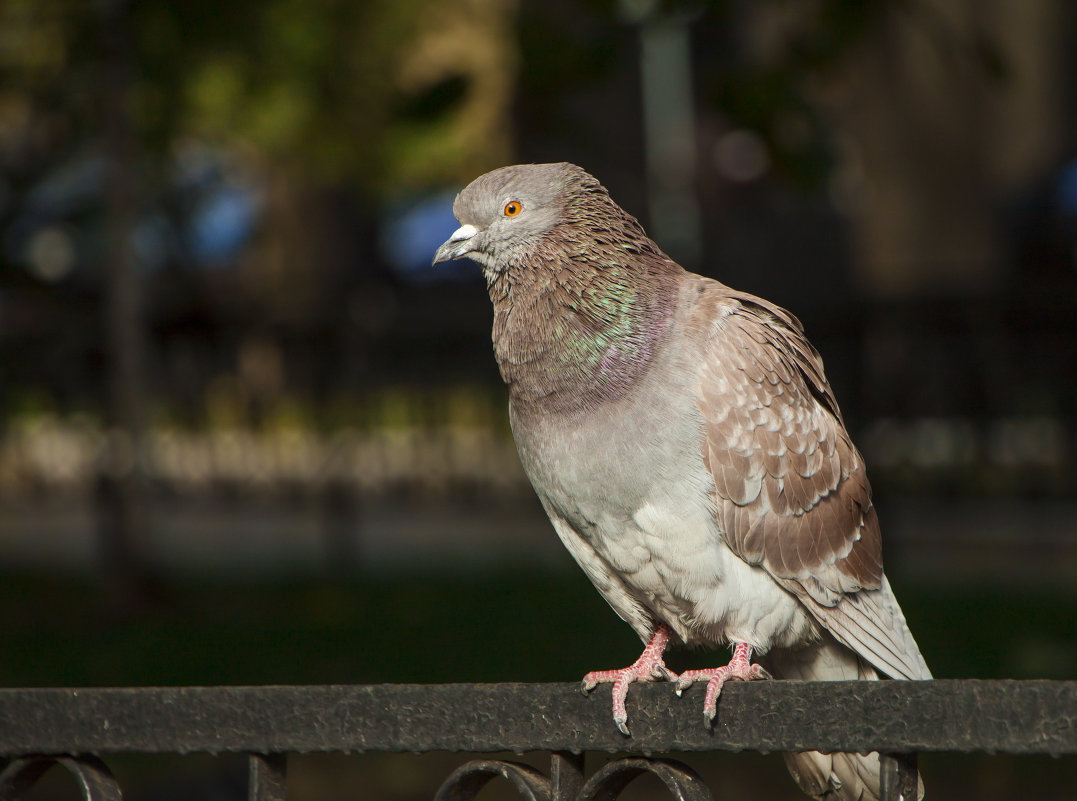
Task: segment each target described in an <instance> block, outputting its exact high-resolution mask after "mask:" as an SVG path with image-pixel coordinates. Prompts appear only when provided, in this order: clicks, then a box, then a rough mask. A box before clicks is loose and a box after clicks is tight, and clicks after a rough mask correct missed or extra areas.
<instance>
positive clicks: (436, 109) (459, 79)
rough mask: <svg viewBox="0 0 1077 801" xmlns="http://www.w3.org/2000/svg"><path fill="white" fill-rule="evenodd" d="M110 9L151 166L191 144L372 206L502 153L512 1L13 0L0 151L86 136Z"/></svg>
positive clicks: (0, 72) (93, 123)
mask: <svg viewBox="0 0 1077 801" xmlns="http://www.w3.org/2000/svg"><path fill="white" fill-rule="evenodd" d="M117 5H119V6H120V8H119V11H120V13H122V14H124V15H125V16H126V21H127V27H128V34H127V35H128V36H129V39H130V41H129V42H128V43H127V44H128V57H129V58H130V59H131V62H132V64H133V68H134V73H135V74H134V77H133V86H132V95H131V105H132V111H133V114H134V118H135V121H136V124H137V128H138V132H139V134H140V135H141V139H142V142H143V143H144V145H145V146H146V148H148V152H149V153H150V154H153V153H157V154H164V153H166V152H168V150H169V149H170V148H171V147H173V145H174V144H175V143H176V141H177V139H181V138H182V137H185V136H190V137H198V138H200V139H203V140H206V141H209V142H211V143H220V144H224V145H227V146H231V147H236V148H240V149H242V150H244V151H246V152H247V154H248V155H251V156H255V157H256V158H258V160H259V161H261V162H262V163H263V164H273V165H277V166H282V165H283V166H287V167H291V168H298V169H300V170H302V171H304V172H305V173H307V174H309V176H310V177H311V178H312V179H313V180H314V181H315V182H317V183H321V184H346V185H350V186H351V187H353V188H354V189H357V190H359V191H360V192H362V193H373V194H375V195H377V194H381V193H383V192H385V191H387V190H388V189H389V188H390V187H392V188H393V189H396V190H399V189H406V188H409V187H416V186H430V185H438V184H440V183H444V182H449V181H459V180H462V179H463V178H465V177H467V176H469V175H472V174H473V173H474V172H475V171H476V170H481V169H485V168H487V167H489V166H491V165H493V164H496V163H500V162H502V161H504V160H505V159H506V158H507V157H508V155H509V152H510V142H511V137H510V133H509V125H508V124H507V120H508V111H509V107H510V104H511V101H512V94H513V87H514V84H515V77H516V70H517V63H518V58H517V54H516V46H515V40H514V36H513V20H514V14H515V3H514V2H513V0H455V2H453V1H450V2H444V3H437V4H430V3H427V2H423V0H372V1H371V2H362V3H356V2H351V0H271V2H262V1H261V0H236V1H235V2H229V3H223V4H222V3H217V2H210V0H185V2H182V3H176V2H168V1H167V0H130V1H129V2H126V1H125V0H101V2H97V3H85V2H80V1H79V0H11V2H7V3H5V4H3V5H2V6H0V82H2V84H3V86H4V87H5V89H4V90H3V92H2V94H0V137H3V138H4V140H5V142H8V141H10V142H14V141H15V140H21V141H22V142H23V143H24V146H29V143H28V142H27V140H29V139H31V138H35V137H31V136H29V135H28V134H29V133H30V130H31V128H32V127H34V126H37V127H38V128H40V127H45V128H48V129H49V132H50V133H51V134H52V136H49V137H46V138H45V139H44V140H42V139H38V142H37V147H38V148H39V149H42V150H48V149H49V144H53V145H59V146H60V148H61V149H65V148H64V145H66V147H67V148H74V147H77V146H79V145H81V144H83V143H82V142H80V141H79V140H80V139H82V138H83V137H85V136H87V135H89V136H91V137H92V136H93V135H94V134H95V132H97V131H98V130H99V126H100V122H101V121H100V111H99V109H100V102H99V101H100V97H99V94H98V93H99V90H100V74H99V73H100V68H101V61H102V55H103V54H102V47H101V40H102V37H101V25H102V24H104V23H103V20H104V19H105V18H106V16H107V14H109V13H112V14H115V13H116V8H115V7H116V6H117ZM6 155H7V156H8V158H7V159H6V161H7V162H8V166H9V167H12V168H15V169H17V168H18V166H19V164H16V163H12V162H13V161H22V163H23V165H25V164H26V161H25V158H18V156H19V155H20V154H15V153H11V152H9V153H7V154H6ZM21 155H22V156H23V157H25V156H26V155H28V154H25V153H24V154H21ZM42 155H45V154H44V153H42ZM49 155H51V156H53V157H55V155H56V153H55V151H53V152H52V153H51V154H49ZM13 157H15V158H13Z"/></svg>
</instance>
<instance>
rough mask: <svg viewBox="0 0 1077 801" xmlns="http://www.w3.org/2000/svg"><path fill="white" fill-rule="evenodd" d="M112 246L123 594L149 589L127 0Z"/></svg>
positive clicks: (114, 99) (112, 524)
mask: <svg viewBox="0 0 1077 801" xmlns="http://www.w3.org/2000/svg"><path fill="white" fill-rule="evenodd" d="M100 14H101V41H102V43H103V45H104V60H103V63H102V71H103V75H102V84H101V89H102V109H103V114H104V130H105V144H104V146H105V157H106V160H107V163H108V168H107V169H108V172H107V175H108V177H107V187H106V190H105V215H106V238H107V239H106V251H105V261H106V263H105V286H104V308H103V313H104V320H103V323H104V331H105V338H104V343H105V351H106V358H107V365H108V366H107V370H108V422H109V438H108V447H107V451H106V453H105V463H104V465H103V469H102V470H101V472H100V473H99V476H98V483H97V498H96V501H97V514H98V521H97V525H98V538H99V547H100V549H101V558H102V561H103V566H104V569H105V571H106V575H107V578H108V579H109V581H110V584H111V585H112V588H113V590H114V591H115V594H116V597H117V598H119V599H120V600H121V602H129V601H133V600H137V599H138V598H140V597H141V596H143V595H144V594H145V591H146V589H147V580H148V571H147V568H148V564H147V560H146V547H145V536H146V532H145V525H146V521H145V510H144V508H143V498H142V496H143V485H144V483H145V475H144V456H143V452H144V447H145V383H144V375H143V353H142V348H143V339H142V338H143V334H144V331H143V319H142V291H141V282H140V278H141V276H140V275H139V272H138V269H137V265H136V263H135V254H134V252H133V251H132V247H131V241H132V233H133V231H134V226H135V219H136V214H137V197H136V169H137V148H136V144H135V133H134V129H133V123H132V120H131V110H130V85H131V73H132V64H131V58H132V53H133V52H134V44H133V43H132V41H131V33H130V20H129V3H128V0H101V4H100Z"/></svg>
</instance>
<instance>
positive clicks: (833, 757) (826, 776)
mask: <svg viewBox="0 0 1077 801" xmlns="http://www.w3.org/2000/svg"><path fill="white" fill-rule="evenodd" d="M764 661H765V664H766V667H767V668H768V669H769V670H770V671H771V672H772V673H773V674H774V675H775V676H776V677H778V678H783V679H798V680H803V681H842V680H854V679H860V680H866V681H874V680H876V679H878V675H877V674H876V672H875V669H874V668H873V667H872V666H871V665H869V664H868V663H867V662H866V661H864V660H863V659H861V658H860V657H858V656H857V655H856V654H854V653H853V652H852V651H850V650H849V649H848V648H845V647H844V646H842V645H840V644H839V643H838V642H837V641H836V640H835V639H834V638H833V637H831V636H830V635H829V634H824V635H823V640H822V641H821V642H818V643H816V644H814V645H810V646H808V647H806V648H799V649H796V650H791V651H785V650H782V651H774V652H772V653H770V654H768V655H767V656H766V657H765V659H764ZM785 764H786V767H788V768H789V773H790V774H792V776H793V780H794V781H796V783H797V784H798V785H799V786H800V789H801V790H803V791H804V792H805V793H807V794H808V795H809V796H811V797H812V798H815V799H818V800H819V801H879V754H878V752H875V751H873V752H871V753H870V754H844V753H837V754H822V753H820V752H818V751H802V752H800V753H796V754H785ZM918 787H919V791H918V793H917V799H916V801H920V799H922V798H923V797H924V783H923V781H920V780H919V779H918ZM909 801H912V799H909Z"/></svg>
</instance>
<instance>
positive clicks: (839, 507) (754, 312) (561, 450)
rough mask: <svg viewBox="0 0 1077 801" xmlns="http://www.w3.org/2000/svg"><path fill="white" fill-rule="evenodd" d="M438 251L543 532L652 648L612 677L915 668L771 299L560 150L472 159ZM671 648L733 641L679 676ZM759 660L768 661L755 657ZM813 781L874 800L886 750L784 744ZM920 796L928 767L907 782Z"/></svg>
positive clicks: (818, 387) (814, 354)
mask: <svg viewBox="0 0 1077 801" xmlns="http://www.w3.org/2000/svg"><path fill="white" fill-rule="evenodd" d="M453 213H454V215H455V216H456V219H457V220H458V221H459V223H460V227H459V228H458V229H457V230H456V231H455V232H454V233H453V234H452V235H451V236H450V237H449V239H448V241H446V242H445V243H444V244H443V245H441V247H439V248H438V250H437V252H436V253H435V255H434V264H438V263H441V262H445V261H449V260H452V259H459V258H463V257H467V258H470V259H472V260H473V261H475V262H477V263H478V265H479V266H480V267H481V268H482V271H483V274H484V276H485V278H486V283H487V288H488V290H489V294H490V299H491V301H492V303H493V346H494V354H495V357H496V359H497V363H498V366H499V368H500V371H501V376H502V378H503V379H504V381H505V383H506V384H507V386H508V391H509V418H510V422H511V425H512V432H513V438H514V439H515V442H516V446H517V449H518V451H519V455H520V461H521V463H522V464H523V468H524V470H525V472H526V473H527V476H528V478H529V479H530V481H531V483H532V485H533V487H534V489H535V492H536V493H537V494H538V497H539V499H540V501H541V502H542V505H543V507H544V509H545V511H546V513H547V514H548V515H549V518H550V521H551V522H552V524H553V527H554V529H555V531H556V532H557V535H558V537H559V538H560V539H561V541H562V543H563V544H564V545H565V547H566V548H567V549H568V551H569V553H570V554H571V555H572V556H573V557H574V558H575V560H576V562H577V563H578V564H579V565H580V567H581V568H582V569H583V571H584V573H586V575H587V577H588V578H590V580H591V581H592V582H593V583H594V585H595V587H596V588H597V589H598V591H599V593H601V595H602V597H603V598H604V599H605V600H606V602H607V603H608V604H609V605H610V606H611V607H612V608H613V610H614V612H616V613H617V615H618V616H620V617H621V619H623V620H624V621H625V622H627V623H628V624H629V625H630V626H631V627H632V628H633V629H634V630H635V632H636V633H637V634H638V635H639V637H640V639H641V640H642V641H643V642H644V643H645V647H644V650H643V653H642V654H641V655H640V658H639V659H638V660H637V661H636V662H635V663H634V664H632V665H630V666H628V667H626V668H622V669H617V670H602V671H595V672H592V673H588V674H587V675H586V676H585V677H584V682H583V685H584V689H585V691H586V690H590V689H593V688H594V687H596V686H597V685H599V684H604V683H610V684H612V695H613V717H614V722H615V724H616V725H617V727H618V728H619V729H620V730H621V731H622V732H623V733H624V734H625V735H626V736H628V735H629V729H628V726H627V721H628V716H627V712H626V706H625V698H626V693H627V690H628V687H629V685H630V684H631V683H633V682H645V681H653V680H665V681H670V682H673V683H675V685H676V690H677V692H678V694H679V693H680V691H681V690H683V689H684V688H685V687H687V686H689V685H690V684H692V683H694V682H697V681H698V682H706V685H707V686H706V693H705V697H704V710H703V715H704V720H705V722H706V723H707V725H710V724H711V721H712V720H713V718H714V717H715V714H716V710H717V700H718V697H719V694H720V692H721V689H722V686H723V684H724V683H725V682H726V681H729V680H744V681H747V680H754V679H765V678H768V677H770V676H771V675H773V676H777V677H780V678H790V679H808V680H813V679H815V680H818V679H823V680H841V679H866V680H871V679H876V678H878V676H879V674H880V673H881V674H885V675H886V676H889V677H891V678H894V679H929V678H931V673H930V671H929V670H928V667H927V664H926V663H925V661H924V658H923V656H922V655H921V654H920V650H919V648H918V647H917V645H916V641H915V640H914V639H913V636H912V634H911V632H910V631H909V628H908V626H907V624H906V622H905V617H904V615H903V614H902V611H901V608H900V607H899V606H898V602H897V599H896V598H895V596H894V593H893V592H892V590H891V589H890V584H889V582H888V581H887V579H886V576H885V575H884V574H883V566H882V559H881V552H880V535H879V521H878V517H877V515H876V512H875V508H874V506H873V504H872V499H871V487H870V485H869V483H868V480H867V476H866V473H865V465H864V459H863V457H862V456H861V455H860V453H859V451H857V449H856V447H855V446H854V445H853V443H852V440H851V439H850V437H849V434H848V432H847V431H846V430H845V425H844V423H843V421H842V415H841V411H840V410H839V408H838V403H837V400H836V399H835V396H834V393H833V391H832V389H831V387H830V384H829V383H828V381H827V378H826V376H825V374H824V372H823V362H822V359H821V357H820V356H819V353H818V351H816V349H815V348H814V347H813V346H812V344H811V343H810V342H809V341H808V340H807V338H806V337H805V335H804V330H803V327H802V326H801V324H800V322H799V320H798V319H797V318H796V317H794V316H793V315H792V314H790V313H789V312H788V311H786V310H785V309H783V308H781V307H779V306H777V305H775V304H774V303H771V302H770V301H767V300H764V299H763V298H759V297H756V296H754V295H751V294H748V293H746V292H740V291H737V290H735V289H732V288H730V287H728V286H725V285H724V284H722V283H719V282H718V281H716V280H713V279H710V278H706V277H703V276H700V275H696V274H693V273H691V272H688V271H686V270H685V269H684V268H682V267H681V266H680V265H678V264H677V263H676V262H674V261H673V260H672V259H671V258H670V257H669V256H667V255H666V254H665V253H664V252H663V251H662V250H661V249H660V248H659V247H658V245H657V244H656V243H655V242H654V241H653V240H651V239H650V238H649V237H648V236H647V234H646V233H645V232H644V230H643V227H642V226H641V225H640V223H639V222H638V221H637V220H636V219H635V218H634V217H633V216H631V215H630V214H628V213H627V212H625V211H624V210H623V209H621V207H620V206H618V205H617V204H616V203H615V202H614V201H613V199H612V198H611V197H610V195H609V193H608V191H607V190H606V189H605V187H603V186H602V184H600V183H599V182H598V180H596V179H595V178H594V177H593V176H591V175H590V174H589V173H587V172H586V171H585V170H583V169H582V168H580V167H577V166H575V165H573V164H569V163H557V164H522V165H515V166H510V167H503V168H501V169H497V170H494V171H492V172H489V173H486V174H485V175H481V176H479V177H478V178H476V179H475V180H474V181H472V182H471V183H470V184H469V185H468V186H467V187H465V188H464V189H463V190H462V191H461V192H460V193H459V195H457V197H456V200H455V202H454V204H453ZM671 645H688V646H705V647H718V646H729V647H731V648H732V651H733V653H732V659H731V660H730V661H729V663H728V664H726V665H722V666H720V667H716V668H712V669H706V670H690V671H685V672H683V673H681V674H680V675H677V674H676V673H674V672H673V671H672V670H670V669H669V668H668V667H667V666H666V664H665V659H664V654H665V651H666V649H667V647H669V646H671ZM753 656H754V657H756V658H757V659H760V660H761V663H760V662H755V661H753ZM786 761H787V764H788V767H789V769H790V772H791V773H792V775H793V777H794V779H795V780H796V781H797V782H798V784H799V785H800V786H801V788H802V789H803V790H805V791H806V792H807V793H808V794H809V795H811V796H813V797H815V798H819V799H834V800H837V799H841V801H866V800H867V799H877V798H878V796H879V758H878V754H877V753H872V754H868V755H860V754H820V753H816V752H807V753H799V754H789V755H786ZM921 795H922V784H921Z"/></svg>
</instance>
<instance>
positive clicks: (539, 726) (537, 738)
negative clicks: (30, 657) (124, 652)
mask: <svg viewBox="0 0 1077 801" xmlns="http://www.w3.org/2000/svg"><path fill="white" fill-rule="evenodd" d="M701 693H702V689H701V688H694V691H693V690H692V689H690V690H689V691H688V694H689V695H690V696H692V698H689V699H678V698H677V697H676V696H675V695H674V694H673V692H672V691H671V690H670V687H669V686H668V685H663V684H649V685H638V686H634V687H633V688H632V690H631V692H630V694H629V714H630V716H631V720H632V732H633V734H632V737H631V738H626V737H623V736H622V735H621V734H620V733H619V732H618V731H617V729H616V728H614V726H613V724H612V722H611V721H610V718H609V714H610V713H609V697H608V694H607V693H602V692H597V693H593V694H592V695H589V696H584V695H582V694H581V693H580V690H579V686H578V685H576V684H450V685H414V684H411V685H392V684H385V685H368V686H308V687H173V688H159V687H135V688H92V689H21V690H20V689H10V690H0V755H2V756H3V761H2V762H0V767H2V772H0V801H14V800H15V799H18V798H20V797H21V796H22V795H23V794H24V793H25V792H26V791H27V790H28V789H29V788H30V787H31V786H32V785H33V784H34V783H35V782H36V781H37V779H38V778H39V777H40V776H41V775H42V774H43V773H44V772H45V771H46V770H48V769H49V768H51V767H52V766H54V765H59V766H61V767H63V768H66V769H67V770H68V771H70V772H72V773H73V774H74V775H75V777H76V778H77V780H78V783H79V786H80V788H81V791H82V795H83V798H84V799H86V801H119V799H120V798H121V797H122V795H121V790H120V787H119V785H118V783H117V782H116V780H115V778H114V777H113V775H112V773H111V772H110V771H109V769H108V767H107V765H106V764H105V762H104V761H103V760H102V756H107V755H110V754H124V753H128V754H131V753H136V754H163V753H177V754H188V753H196V752H204V753H211V754H221V753H245V754H248V755H249V759H250V785H249V787H250V789H249V798H250V799H251V801H283V799H284V798H285V775H286V764H287V754H289V753H329V752H356V753H363V752H371V751H378V752H415V753H422V752H431V751H454V752H471V753H476V754H483V753H493V752H499V751H515V752H524V751H549V752H551V762H550V771H549V775H544V774H542V773H541V772H539V771H537V770H536V769H534V768H532V767H530V766H527V765H522V764H517V763H514V762H509V761H501V760H493V759H477V760H474V761H471V762H468V763H467V764H465V765H463V766H462V767H461V768H459V769H457V770H456V771H455V772H454V773H453V774H452V775H450V776H449V777H448V778H447V779H446V780H445V781H444V783H443V784H442V785H441V787H440V789H439V790H437V795H436V799H437V801H469V799H471V798H473V797H474V796H475V795H476V794H477V793H478V792H479V790H481V789H482V787H483V786H485V784H486V783H487V782H489V781H490V780H492V779H495V778H498V777H500V778H503V779H505V780H507V781H508V782H510V783H511V784H512V786H513V787H515V789H516V790H517V791H518V792H519V794H520V795H521V797H523V798H524V799H526V801H613V799H615V798H616V797H617V796H618V795H619V794H620V792H621V791H622V790H623V789H624V787H625V786H626V785H627V784H628V783H629V782H631V781H632V780H633V779H634V778H636V777H637V776H639V775H641V774H643V773H650V774H653V775H654V776H656V777H657V778H658V779H659V780H660V781H661V782H662V783H663V784H664V785H665V786H666V787H667V788H668V789H669V791H670V793H671V794H672V796H673V797H674V798H676V799H683V801H708V799H710V793H709V791H708V789H707V787H706V786H705V785H704V784H703V782H702V781H701V780H700V778H699V777H698V775H697V774H695V772H694V771H693V770H692V769H691V768H689V767H688V766H687V765H684V764H682V763H680V762H677V761H675V760H671V759H659V758H655V757H654V756H653V755H654V754H676V753H678V752H682V753H684V752H700V751H715V750H725V751H742V750H755V751H804V750H818V751H861V752H865V751H879V752H880V753H881V754H882V755H883V759H882V776H881V779H882V787H883V799H884V801H897V799H899V798H902V797H904V798H906V799H907V798H912V797H914V794H915V793H914V792H913V791H914V790H915V770H916V755H917V753H919V752H923V751H956V752H972V751H986V752H989V753H1010V754H1052V755H1067V754H1077V681H973V680H963V681H953V680H942V681H929V682H895V681H884V682H787V681H771V682H753V683H751V684H740V683H734V684H731V685H729V686H727V687H726V688H725V689H724V690H723V693H722V697H721V700H720V702H719V707H718V716H717V718H716V719H715V722H714V726H713V728H711V729H707V728H705V727H704V726H703V725H702V724H701V722H700V718H699V714H698V711H699V709H698V707H699V704H698V703H696V701H700V700H701V698H697V697H696V696H701ZM587 751H606V752H629V753H632V754H640V755H642V756H628V757H624V758H621V759H617V760H614V761H612V762H609V763H607V764H606V765H605V766H604V767H603V768H601V769H600V770H599V771H597V772H596V773H595V774H594V775H592V776H591V777H590V778H588V777H586V776H585V775H584V771H583V754H584V752H587ZM434 789H435V788H431V791H432V792H433V791H434ZM903 790H904V792H903Z"/></svg>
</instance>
